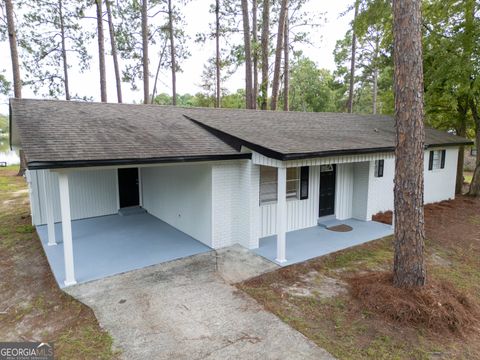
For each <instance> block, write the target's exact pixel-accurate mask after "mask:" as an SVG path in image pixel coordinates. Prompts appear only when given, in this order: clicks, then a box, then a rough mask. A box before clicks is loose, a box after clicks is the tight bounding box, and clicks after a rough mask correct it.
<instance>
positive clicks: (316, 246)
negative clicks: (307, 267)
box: [253, 219, 393, 266]
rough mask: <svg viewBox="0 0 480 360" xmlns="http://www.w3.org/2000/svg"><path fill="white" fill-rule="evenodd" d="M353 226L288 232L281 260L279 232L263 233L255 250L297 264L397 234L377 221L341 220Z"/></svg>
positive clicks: (311, 228) (268, 256) (312, 228)
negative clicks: (338, 230)
mask: <svg viewBox="0 0 480 360" xmlns="http://www.w3.org/2000/svg"><path fill="white" fill-rule="evenodd" d="M340 223H341V224H345V225H348V226H350V227H351V228H352V230H351V231H348V232H336V231H332V230H328V229H327V228H325V227H322V226H313V227H309V228H306V229H301V230H295V231H289V232H287V233H286V251H285V253H286V261H281V262H280V261H277V236H276V235H272V236H267V237H263V238H261V239H260V241H259V247H258V248H257V249H254V250H253V251H254V252H255V253H256V254H258V255H260V256H263V257H264V258H266V259H268V260H271V261H273V262H275V263H277V264H279V265H281V266H287V265H292V264H296V263H299V262H302V261H305V260H309V259H312V258H315V257H317V256H322V255H326V254H329V253H333V252H335V251H339V250H343V249H346V248H349V247H352V246H356V245H360V244H363V243H365V242H368V241H371V240H376V239H380V238H382V237H385V236H389V235H392V234H393V228H392V227H391V226H390V225H385V224H382V223H379V222H375V221H361V220H356V219H348V220H343V221H341V222H340Z"/></svg>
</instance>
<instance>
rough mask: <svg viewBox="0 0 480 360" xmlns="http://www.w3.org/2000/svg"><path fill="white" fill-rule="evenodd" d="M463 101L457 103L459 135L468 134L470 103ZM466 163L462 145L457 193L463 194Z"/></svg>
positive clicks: (459, 154) (458, 165)
mask: <svg viewBox="0 0 480 360" xmlns="http://www.w3.org/2000/svg"><path fill="white" fill-rule="evenodd" d="M462 103H463V101H461V100H458V103H457V112H458V116H459V124H458V128H457V129H456V130H457V135H458V136H462V137H465V136H466V135H467V112H468V104H465V105H462ZM464 164H465V147H464V146H460V148H459V150H458V161H457V176H456V180H455V194H461V193H462V190H463V180H464V177H463V167H464Z"/></svg>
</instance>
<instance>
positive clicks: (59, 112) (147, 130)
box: [10, 99, 468, 168]
mask: <svg viewBox="0 0 480 360" xmlns="http://www.w3.org/2000/svg"><path fill="white" fill-rule="evenodd" d="M10 105H11V118H12V123H13V125H14V126H13V130H12V131H13V137H14V138H17V137H18V138H19V139H20V141H21V145H22V148H23V149H24V150H25V154H26V157H27V161H28V163H29V167H31V168H43V167H60V166H70V165H71V166H73V165H76V166H81V165H82V164H83V166H87V165H89V164H92V165H93V164H95V165H103V164H106V163H116V164H134V163H138V162H143V163H149V162H152V163H153V162H165V161H192V160H208V159H217V158H218V159H221V158H238V157H245V154H241V153H240V152H239V150H240V145H246V146H247V147H250V148H252V150H256V151H259V152H261V153H264V154H265V155H267V156H272V157H275V158H278V159H294V158H302V157H309V156H310V157H311V156H326V155H332V154H342V153H343V154H345V153H355V152H372V151H390V150H393V147H394V141H395V130H394V122H393V119H392V118H391V117H388V116H372V115H370V116H368V115H355V114H344V113H300V112H273V111H255V110H231V109H207V108H180V107H171V106H157V105H129V104H102V103H90V102H76V101H59V100H30V99H12V100H11V102H10ZM17 132H18V134H16V133H17ZM426 132H427V139H426V144H427V145H429V146H433V145H455V144H463V143H466V142H468V141H467V140H466V139H463V138H460V137H457V136H454V135H450V134H447V133H445V132H441V131H438V130H434V129H427V131H426ZM79 164H80V165H79Z"/></svg>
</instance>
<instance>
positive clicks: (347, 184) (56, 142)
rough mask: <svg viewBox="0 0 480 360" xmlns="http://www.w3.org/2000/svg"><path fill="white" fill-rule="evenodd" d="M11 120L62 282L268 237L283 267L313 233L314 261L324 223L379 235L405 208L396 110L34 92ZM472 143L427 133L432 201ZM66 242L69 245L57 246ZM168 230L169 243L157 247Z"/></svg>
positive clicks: (35, 211) (448, 191) (445, 190)
mask: <svg viewBox="0 0 480 360" xmlns="http://www.w3.org/2000/svg"><path fill="white" fill-rule="evenodd" d="M10 121H11V127H10V129H11V142H12V146H14V147H17V148H20V147H21V148H22V149H23V150H24V152H25V155H26V158H27V163H28V174H27V179H28V181H29V186H30V199H31V212H32V219H33V223H34V225H36V226H37V229H38V231H39V234H40V236H41V238H42V240H43V242H44V245H45V246H44V248H45V251H46V252H47V256H48V258H49V261H50V264H51V266H52V269H53V270H54V273H55V276H56V278H57V281H59V283H60V284H61V285H62V284H63V280H65V285H71V284H74V283H75V282H76V281H77V280H78V281H87V280H90V279H93V278H98V277H102V276H106V275H109V274H112V273H116V272H122V271H125V270H128V269H131V268H138V267H142V266H145V265H149V264H152V263H155V261H157V262H159V261H165V260H168V259H173V258H178V257H180V256H186V255H190V254H192V253H196V252H201V251H205V249H210V248H213V249H218V248H221V247H225V246H230V245H233V244H240V245H243V246H244V247H246V248H248V249H257V248H259V246H260V247H261V245H262V241H263V240H262V239H270V240H268V241H270V243H271V242H272V241H273V242H274V251H275V255H274V257H275V260H276V261H277V263H279V264H282V263H284V262H285V261H289V258H290V257H293V256H294V252H295V251H299V250H295V245H296V244H294V242H295V240H294V236H297V237H298V236H300V235H302V234H304V236H305V237H310V239H309V241H314V242H313V243H308V244H310V245H308V244H307V245H305V246H309V247H308V248H307V252H309V253H308V254H307V255H308V256H309V257H313V256H315V255H316V254H317V255H318V254H319V253H318V252H316V247H317V245H315V244H320V243H319V242H318V241H320V240H322V239H321V238H322V236H323V235H318V234H320V233H314V234H317V235H312V234H313V233H312V231H317V230H316V229H317V228H319V227H318V226H317V224H318V223H319V221H320V223H322V221H324V222H328V221H337V222H348V221H349V220H351V221H352V222H350V223H349V224H353V225H352V226H353V227H356V226H357V225H358V227H359V228H362V229H364V230H362V231H364V232H367V233H368V229H373V227H371V228H368V227H362V226H364V225H362V224H367V225H368V224H370V223H373V222H370V220H371V219H372V215H373V214H375V213H378V212H381V211H386V210H392V208H393V177H394V145H395V129H394V122H393V120H392V118H391V117H387V116H372V115H355V114H343V113H299V112H272V111H255V110H227V109H209V108H204V109H200V108H178V107H169V106H156V105H127V104H105V103H104V104H102V103H88V102H74V101H53V100H27V99H23V100H11V101H10ZM462 144H470V142H469V141H467V140H466V139H463V138H460V137H457V136H454V135H451V134H447V133H444V132H440V131H437V130H434V129H429V128H428V129H426V149H425V202H426V203H431V202H437V201H441V200H446V199H452V198H454V196H455V174H456V168H457V156H458V149H459V146H460V145H462ZM119 210H120V214H121V215H122V214H123V215H128V213H129V212H131V213H137V214H139V215H138V216H137V217H135V216H125V217H122V216H118V215H117V214H118V213H119ZM144 211H146V213H143V214H142V212H144ZM102 216H103V217H102ZM99 217H101V218H99ZM80 219H82V220H80ZM118 219H120V220H118ZM140 219H143V220H142V221H144V222H141V221H140ZM158 219H160V220H161V221H160V220H158ZM319 219H320V220H319ZM352 219H353V220H352ZM72 220H76V221H72ZM59 222H61V224H59ZM55 223H57V224H55ZM129 224H131V225H129ZM60 225H62V226H60ZM59 226H60V227H59ZM372 226H373V224H372ZM382 226H383V225H382ZM72 227H73V234H72ZM55 228H57V229H56V231H55ZM388 228H389V231H390V233H391V228H390V227H388ZM148 229H150V230H148ZM300 229H305V232H304V233H302V232H295V230H300ZM309 229H310V230H309ZM312 229H313V230H312ZM147 230H148V231H150V232H149V233H147ZM142 231H143V232H142ZM302 231H303V230H302ZM372 231H373V230H372ZM382 231H383V230H382ZM287 232H289V234H288V235H287ZM126 234H128V235H126ZM290 234H292V235H291V236H292V238H291V239H292V240H291V241H289V244H288V246H289V247H290V246H291V248H292V250H291V252H290V253H289V247H287V246H286V237H287V236H290ZM299 234H300V235H299ZM322 234H323V233H322ZM362 234H363V233H361V232H357V233H355V232H352V233H351V235H342V236H350V239H351V238H352V237H355V236H359V237H361V236H363V235H362ZM381 234H383V233H378V236H377V237H380V236H382V235H381ZM272 235H276V237H274V240H271V238H272ZM325 236H326V235H325ZM316 237H317V238H318V239H317V238H316ZM60 238H62V239H63V245H61V250H58V249H60V246H56V247H55V246H51V247H50V246H48V245H56V244H57V243H59V239H60ZM192 238H193V239H196V240H198V241H199V242H201V243H203V244H204V245H202V244H200V243H198V242H197V241H195V240H193V239H192ZM373 238H374V237H373ZM87 239H89V240H88V241H90V243H88V245H86V244H87ZM158 239H163V240H162V241H164V242H163V243H162V244H163V245H162V246H164V247H162V248H161V250H156V249H157V248H154V247H151V246H153V242H155V241H157V240H158ZM346 239H348V238H347V237H344V238H341V237H339V238H338V244H327V248H328V246H330V245H335V246H337V247H336V248H335V247H333V248H331V249H330V248H328V249H330V250H326V251H334V249H338V248H341V247H345V246H348V245H347V242H345V243H344V242H342V241H346ZM369 239H372V237H370V238H369ZM120 241H121V243H120ZM188 241H191V242H195V244H196V245H195V246H196V247H195V246H194V244H193V243H189V242H188ZM298 241H300V240H298ZM315 241H316V242H317V243H315ZM328 241H330V240H328ZM336 241H337V239H335V240H331V241H330V242H336ZM47 244H48V245H47ZM102 244H103V245H102ZM188 244H190V245H188ZM265 244H267V240H265ZM311 244H313V245H311ZM348 244H350V243H348ZM205 245H206V246H205ZM350 245H351V244H350ZM265 246H267V245H265ZM318 246H320V245H318ZM142 249H143V250H142ZM159 249H160V248H159ZM188 249H190V250H191V249H193V250H192V251H190V250H188ZM332 249H333V250H332ZM141 251H143V252H141ZM265 251H266V250H265ZM302 251H304V252H305V248H304V249H303V250H302ZM157 252H158V254H157ZM160 253H162V254H167V255H168V256H167V255H165V257H164V258H162V257H155V256H160V255H161V254H160ZM260 253H261V252H260ZM137 255H138V257H136V256H137ZM272 256H273V255H272ZM272 256H271V257H272ZM295 256H296V255H295ZM308 256H307V257H308ZM267 257H268V256H267ZM82 259H83V260H82ZM145 259H147V260H148V261H147V260H145ZM272 260H273V259H272ZM117 262H118V264H117ZM128 262H130V263H132V264H130V266H126V265H125V264H126V263H128ZM59 264H60V265H59ZM74 264H75V266H74ZM112 264H115V266H117V265H118V267H116V268H114V269H110V268H109V267H113V266H114V265H112ZM93 268H96V270H95V271H94V270H92V269H93ZM107 268H108V269H107ZM63 269H64V270H63ZM63 271H64V273H63Z"/></svg>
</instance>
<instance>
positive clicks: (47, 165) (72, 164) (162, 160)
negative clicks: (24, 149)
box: [27, 153, 252, 170]
mask: <svg viewBox="0 0 480 360" xmlns="http://www.w3.org/2000/svg"><path fill="white" fill-rule="evenodd" d="M251 158H252V154H250V153H241V154H229V155H195V156H171V157H159V158H149V159H107V160H65V161H30V162H28V164H27V165H28V166H27V167H28V169H29V170H41V169H65V168H78V167H96V166H115V165H117V166H125V165H132V166H134V165H146V164H170V163H187V162H202V161H218V160H238V159H251Z"/></svg>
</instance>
